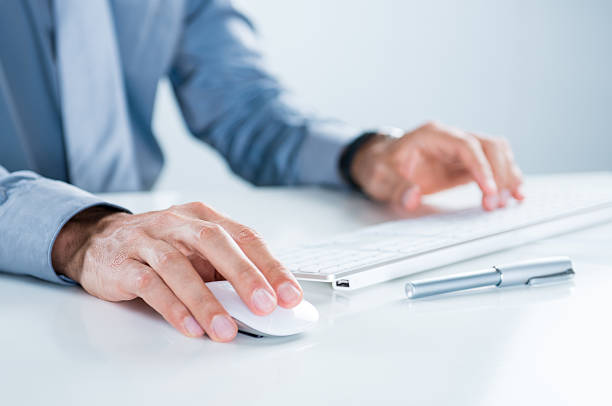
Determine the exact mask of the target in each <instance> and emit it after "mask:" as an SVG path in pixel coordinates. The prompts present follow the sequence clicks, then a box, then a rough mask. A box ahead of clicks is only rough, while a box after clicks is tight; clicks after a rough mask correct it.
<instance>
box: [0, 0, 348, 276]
mask: <svg viewBox="0 0 612 406" xmlns="http://www.w3.org/2000/svg"><path fill="white" fill-rule="evenodd" d="M109 5H110V10H111V16H112V20H113V21H112V22H113V27H114V32H113V35H114V38H113V40H114V41H116V47H117V49H118V53H119V55H118V56H119V58H120V64H121V66H120V68H121V74H122V76H123V77H122V79H123V85H124V89H123V90H124V95H123V96H122V97H124V98H125V100H124V103H125V106H126V108H127V111H128V116H129V130H130V131H129V137H130V141H131V142H132V143H133V146H134V149H135V151H136V152H137V153H136V154H135V157H134V158H133V160H134V161H133V162H131V163H130V164H131V165H132V167H133V168H135V169H134V170H136V171H138V177H139V179H140V180H141V183H140V185H139V186H138V187H139V188H142V189H148V188H150V187H151V186H152V185H153V184H154V182H155V180H156V178H157V176H158V174H159V171H160V169H161V167H162V164H163V156H162V154H161V150H160V148H159V146H158V144H157V142H156V140H155V138H154V136H153V133H152V131H151V119H152V112H153V102H154V98H155V92H156V89H157V83H158V81H159V80H160V78H162V77H164V76H168V77H169V78H170V80H171V83H172V85H173V87H174V90H175V93H176V96H177V99H178V101H179V105H180V107H181V109H182V113H183V116H184V118H185V120H186V122H187V125H188V127H189V129H190V130H191V132H192V133H193V135H194V136H196V137H197V138H199V139H201V140H202V141H204V142H206V143H208V144H210V145H212V146H213V147H214V148H216V149H217V150H218V151H219V152H220V153H221V154H222V155H223V156H224V157H225V158H226V160H227V162H228V163H229V166H230V167H231V169H232V170H233V171H234V172H235V173H236V174H238V175H239V176H241V177H243V178H244V179H247V180H248V181H250V182H252V183H253V184H256V185H300V184H321V185H330V186H343V185H344V183H343V181H342V180H341V178H340V175H339V172H338V168H337V166H338V159H339V156H340V154H341V151H342V149H343V148H344V146H345V145H346V144H347V143H348V142H350V140H351V139H352V138H353V137H355V136H356V135H358V134H356V132H355V130H352V129H348V128H347V127H344V126H342V125H336V124H335V123H333V122H329V121H322V120H318V119H315V118H310V117H306V116H304V115H302V114H300V113H299V112H297V111H295V110H294V109H292V108H291V107H290V106H289V105H287V104H286V103H284V102H283V100H282V89H281V87H280V86H279V84H278V83H277V82H276V80H274V78H272V77H271V76H270V75H268V74H267V73H266V71H265V70H264V69H263V68H262V60H261V57H260V54H259V53H258V52H257V50H256V49H255V48H253V46H252V45H250V44H251V42H252V41H251V39H252V38H250V37H251V36H252V35H253V32H254V31H253V27H252V24H251V22H250V21H249V20H248V19H247V18H246V17H245V16H244V15H243V14H241V13H240V12H239V11H237V10H236V9H235V8H234V7H233V6H232V5H231V3H230V2H229V1H225V0H208V1H207V0H173V1H167V2H151V1H148V0H140V1H130V2H126V1H109ZM57 28H58V27H56V21H55V18H54V16H53V12H52V7H51V5H50V4H49V2H46V1H40V0H23V1H8V2H0V230H1V231H0V270H2V271H5V272H10V273H17V274H28V275H32V276H36V277H38V278H42V279H46V280H49V281H53V282H58V283H66V281H65V280H64V279H62V278H60V277H58V276H57V274H56V273H55V271H54V269H53V267H52V265H51V249H52V247H53V243H54V241H55V238H56V236H57V234H58V233H59V231H60V230H61V228H62V226H63V225H64V224H65V223H66V222H67V221H68V220H69V219H70V218H71V217H73V216H74V215H75V214H76V213H78V212H79V211H82V210H84V209H85V208H88V207H91V206H94V205H100V204H105V202H104V201H102V200H100V199H99V198H97V197H95V196H94V195H92V194H90V193H88V192H87V191H85V190H89V191H94V192H111V191H123V190H133V189H134V187H133V186H131V185H129V184H124V185H122V184H121V182H119V183H118V184H117V183H114V184H112V186H109V188H107V189H104V188H102V189H100V187H98V186H94V185H93V184H92V185H89V184H87V181H86V180H85V181H83V182H85V184H80V185H79V186H80V187H81V188H77V187H75V186H73V185H70V184H69V183H70V181H71V179H70V173H71V169H72V168H71V162H70V159H69V158H67V157H69V156H70V154H69V153H67V148H66V141H67V140H66V134H64V127H63V117H62V100H61V98H62V94H61V91H60V89H66V88H69V87H66V86H62V84H63V83H61V82H59V80H58V77H59V76H60V75H58V66H57V48H56V46H57V44H56V43H55V33H56V29H57ZM60 28H61V27H60ZM97 31H98V30H90V31H86V32H83V33H82V35H83V36H87V35H92V33H94V32H97ZM94 43H95V41H94ZM77 57H78V56H76V55H75V58H77ZM313 63H314V62H313ZM73 79H74V80H77V81H79V80H80V81H82V80H87V78H83V77H76V78H73ZM63 80H65V78H63ZM64 84H65V83H64ZM93 116H95V115H94V114H93V113H92V115H91V116H89V115H87V114H84V115H83V117H82V120H83V121H84V122H85V124H87V120H88V119H89V117H93ZM78 124H79V123H77V125H78ZM98 124H99V123H98ZM83 127H86V125H82V126H81V128H83ZM109 128H112V126H110V127H109ZM106 134H107V138H106V139H104V138H103V139H102V140H95V139H94V140H93V141H92V142H96V141H102V142H103V143H117V142H123V141H118V140H121V139H122V138H121V137H119V138H117V137H113V136H112V135H113V134H112V133H111V132H109V133H106ZM103 135H104V134H103ZM71 136H74V134H72V135H71ZM83 136H84V137H86V136H91V134H83ZM102 145H104V144H102ZM115 164H116V162H114V161H113V159H112V157H111V159H107V160H96V161H93V162H92V165H94V167H93V168H92V169H93V172H95V171H99V172H100V173H108V172H109V171H112V168H113V165H115Z"/></svg>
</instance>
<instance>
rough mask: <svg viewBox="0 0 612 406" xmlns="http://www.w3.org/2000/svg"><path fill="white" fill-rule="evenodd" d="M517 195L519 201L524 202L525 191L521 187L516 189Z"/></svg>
mask: <svg viewBox="0 0 612 406" xmlns="http://www.w3.org/2000/svg"><path fill="white" fill-rule="evenodd" d="M515 195H516V198H517V199H518V200H523V199H524V198H525V195H524V194H523V189H522V188H520V187H519V188H517V189H516V192H515Z"/></svg>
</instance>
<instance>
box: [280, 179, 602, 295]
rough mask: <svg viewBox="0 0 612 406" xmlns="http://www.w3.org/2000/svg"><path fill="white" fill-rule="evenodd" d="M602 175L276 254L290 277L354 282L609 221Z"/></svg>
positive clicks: (348, 285) (351, 285)
mask: <svg viewBox="0 0 612 406" xmlns="http://www.w3.org/2000/svg"><path fill="white" fill-rule="evenodd" d="M605 181H606V182H604V183H605V185H602V186H604V187H597V188H593V187H592V185H589V186H588V187H587V186H582V187H581V186H579V185H573V186H572V188H571V190H569V189H568V188H559V187H556V188H555V189H546V188H544V189H543V190H542V189H541V188H540V189H539V190H538V191H534V192H531V193H530V194H529V195H528V199H527V200H526V201H525V202H524V203H521V204H519V203H516V202H512V203H511V204H510V205H509V206H508V207H507V208H505V209H501V210H497V211H494V212H490V213H487V212H484V211H483V210H482V209H480V208H472V209H466V210H460V211H456V212H452V213H443V214H436V215H431V216H426V217H420V218H415V219H409V220H400V221H392V222H388V223H383V224H379V225H376V226H371V227H367V228H364V229H361V230H359V231H356V232H352V233H348V234H343V235H339V236H336V237H333V238H330V239H328V240H325V241H321V242H317V243H313V244H307V245H304V246H301V247H298V248H296V249H292V250H289V251H286V252H284V253H281V254H280V255H279V259H280V260H281V261H282V262H283V263H284V264H285V265H286V266H287V267H288V268H289V269H290V270H291V271H292V272H293V273H294V274H295V275H296V277H297V278H298V279H305V280H313V281H322V282H331V283H332V284H333V286H334V287H335V288H337V289H356V288H361V287H364V286H368V285H372V284H374V283H379V282H383V281H387V280H390V279H393V278H397V277H401V276H405V275H408V274H411V273H415V272H420V271H423V270H427V269H432V268H435V267H439V266H443V265H448V264H451V263H455V262H459V261H461V260H465V259H468V258H473V257H476V256H480V255H483V254H487V253H491V252H494V251H499V250H501V249H505V248H510V247H514V246H517V245H521V244H525V243H528V242H532V241H536V240H539V239H542V238H546V237H550V236H554V235H558V234H560V233H564V232H568V231H571V230H575V229H579V228H584V227H587V226H590V225H595V224H600V223H602V222H604V221H607V220H612V178H606V179H605ZM605 186H607V187H605ZM594 190H595V191H594Z"/></svg>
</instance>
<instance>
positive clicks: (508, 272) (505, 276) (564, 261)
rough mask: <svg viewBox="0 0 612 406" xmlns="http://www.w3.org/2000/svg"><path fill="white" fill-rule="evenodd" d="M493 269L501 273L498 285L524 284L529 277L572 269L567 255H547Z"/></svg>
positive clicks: (543, 275) (539, 276) (554, 273)
mask: <svg viewBox="0 0 612 406" xmlns="http://www.w3.org/2000/svg"><path fill="white" fill-rule="evenodd" d="M495 269H497V270H498V271H499V272H500V273H501V275H502V277H501V282H500V283H499V286H500V287H503V286H512V285H524V284H526V283H527V282H529V280H530V279H537V278H541V277H546V276H550V275H556V274H560V273H562V272H566V271H569V270H571V269H572V261H571V260H570V259H569V258H568V257H548V258H539V259H536V260H529V261H524V262H516V263H513V264H509V265H501V266H496V267H495Z"/></svg>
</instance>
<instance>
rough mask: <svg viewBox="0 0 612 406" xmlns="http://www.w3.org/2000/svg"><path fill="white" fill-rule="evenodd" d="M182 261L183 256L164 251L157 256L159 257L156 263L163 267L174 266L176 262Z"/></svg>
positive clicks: (176, 252)
mask: <svg viewBox="0 0 612 406" xmlns="http://www.w3.org/2000/svg"><path fill="white" fill-rule="evenodd" d="M182 259H183V254H181V253H180V252H178V251H166V252H163V253H161V254H160V255H159V257H158V258H157V262H158V263H159V265H161V266H162V267H163V266H168V265H172V264H175V263H176V262H178V261H181V260H182Z"/></svg>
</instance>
